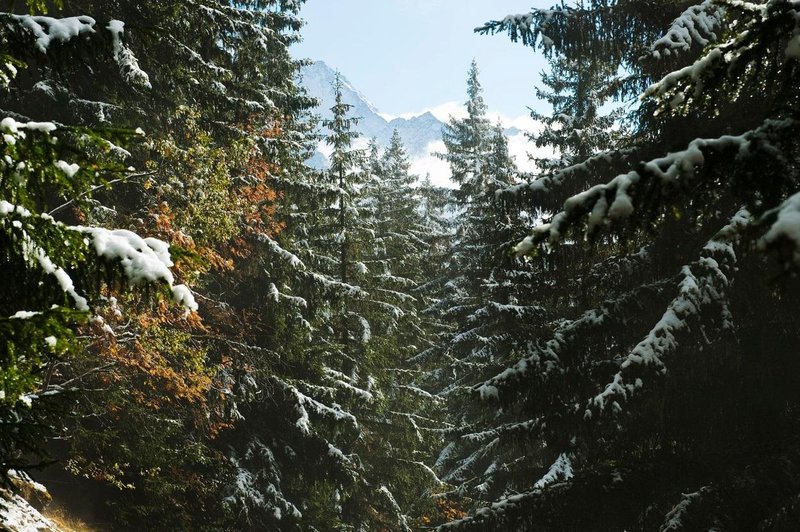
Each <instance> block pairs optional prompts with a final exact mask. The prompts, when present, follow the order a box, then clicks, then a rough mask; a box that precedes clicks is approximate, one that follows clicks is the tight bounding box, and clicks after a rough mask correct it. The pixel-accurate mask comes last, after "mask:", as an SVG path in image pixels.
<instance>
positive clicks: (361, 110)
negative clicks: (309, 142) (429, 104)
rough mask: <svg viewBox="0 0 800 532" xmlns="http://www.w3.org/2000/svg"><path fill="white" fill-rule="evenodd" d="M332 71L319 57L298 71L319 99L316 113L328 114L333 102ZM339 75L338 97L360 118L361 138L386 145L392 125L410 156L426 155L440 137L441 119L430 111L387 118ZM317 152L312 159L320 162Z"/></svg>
mask: <svg viewBox="0 0 800 532" xmlns="http://www.w3.org/2000/svg"><path fill="white" fill-rule="evenodd" d="M335 79H336V71H335V70H333V69H332V68H331V67H329V66H328V65H326V64H325V63H324V62H323V61H316V62H315V63H312V64H311V65H308V66H306V67H304V68H303V69H302V71H301V82H302V85H303V86H304V87H305V88H306V90H307V91H308V92H309V94H310V95H311V96H313V97H315V98H317V99H319V101H320V105H319V109H318V113H319V114H320V115H321V116H322V117H323V118H328V117H330V108H331V107H332V106H333V104H334V93H333V83H334V80H335ZM341 79H342V99H343V100H344V103H346V104H348V105H351V106H352V108H351V109H350V115H351V116H354V117H358V118H360V120H359V122H358V125H357V126H356V128H355V129H356V130H357V131H358V132H359V133H361V134H362V135H363V136H364V138H365V139H370V138H375V140H376V141H377V143H378V145H379V146H387V145H388V144H389V139H390V138H391V137H392V132H393V131H394V130H395V129H396V130H397V131H398V133H400V137H401V138H402V139H403V143H404V144H405V147H406V151H407V152H408V155H409V157H410V158H411V159H416V158H420V157H426V156H428V155H429V151H428V148H429V146H430V145H431V144H432V143H434V142H437V141H440V140H441V138H442V126H443V125H444V123H442V122H441V121H440V120H439V119H437V118H436V117H435V116H433V114H431V113H429V112H428V113H424V114H421V115H419V116H415V117H412V118H395V119H393V120H387V119H386V118H384V116H383V115H381V113H380V111H378V109H376V108H375V106H373V105H372V104H371V103H370V102H369V100H368V99H367V98H366V97H365V96H364V95H363V94H361V93H360V92H359V91H358V90H357V89H356V88H355V87H353V85H351V84H350V82H349V81H347V78H345V77H344V76H341ZM322 161H323V159H320V158H319V154H318V156H317V157H315V159H314V163H319V162H322Z"/></svg>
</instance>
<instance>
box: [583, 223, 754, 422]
mask: <svg viewBox="0 0 800 532" xmlns="http://www.w3.org/2000/svg"><path fill="white" fill-rule="evenodd" d="M751 222H752V216H751V215H750V213H749V212H748V211H747V210H746V209H742V210H740V211H739V212H737V213H736V214H735V215H734V216H733V218H732V219H731V221H730V223H729V224H728V225H726V226H725V227H723V228H722V229H721V230H720V231H719V232H718V233H717V234H716V235H715V236H714V237H713V238H712V239H711V240H709V241H708V243H707V244H706V245H705V246H704V247H703V250H702V252H701V257H700V259H699V260H697V261H696V262H695V263H693V264H691V265H686V266H683V268H682V269H681V281H680V284H679V285H678V295H677V296H676V297H675V298H674V299H673V300H672V301H671V302H670V304H669V305H668V307H667V309H666V311H665V312H664V314H663V315H662V317H661V319H660V320H659V321H658V323H656V324H655V326H654V327H653V328H652V329H651V330H650V332H649V333H648V334H647V336H646V337H645V338H644V339H643V340H642V341H641V342H639V344H637V345H636V347H634V348H633V349H632V350H631V351H630V353H628V355H627V356H626V357H625V359H624V360H623V362H622V363H621V364H620V369H619V371H618V372H617V373H616V374H615V375H614V378H613V380H612V382H610V383H608V384H607V385H606V387H605V389H604V390H603V391H602V392H601V393H599V394H597V395H596V396H595V397H594V398H593V399H591V400H590V401H589V407H588V408H587V410H586V414H585V417H586V418H591V417H592V411H591V409H592V408H596V409H597V410H599V411H600V412H603V411H605V409H606V408H607V407H608V406H609V405H610V406H611V408H612V410H613V411H615V412H618V411H620V410H621V409H622V407H621V404H620V402H625V401H627V400H629V399H630V398H631V396H632V395H633V394H634V393H635V392H636V391H637V390H638V389H640V388H642V387H643V386H644V383H643V381H642V379H641V378H639V377H636V376H635V374H636V373H639V372H640V371H641V369H642V368H643V367H650V368H653V369H655V370H656V371H657V372H658V373H661V374H664V373H666V372H667V368H666V365H665V364H664V358H665V357H666V356H667V355H669V354H670V353H672V352H674V351H675V350H676V349H677V348H678V345H679V344H678V339H677V334H678V333H680V332H682V331H686V330H688V329H689V327H690V324H689V321H690V320H691V319H692V318H694V317H696V316H699V315H700V314H701V313H702V312H703V309H704V308H705V307H707V306H709V305H711V304H722V306H723V319H724V320H725V323H723V328H725V327H727V326H729V325H730V323H729V320H730V314H729V311H728V310H727V306H726V305H725V301H726V296H725V289H726V288H727V287H728V286H729V283H730V280H729V278H728V276H729V275H730V274H731V273H732V271H733V269H734V267H735V265H736V253H735V250H734V247H735V245H736V244H737V243H738V241H739V239H740V237H741V235H742V233H743V232H744V230H745V229H746V228H747V227H749V226H750V224H751Z"/></svg>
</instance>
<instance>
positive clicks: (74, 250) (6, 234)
mask: <svg viewBox="0 0 800 532" xmlns="http://www.w3.org/2000/svg"><path fill="white" fill-rule="evenodd" d="M33 7H36V6H33ZM0 17H2V18H3V19H4V20H5V24H4V26H3V29H2V31H0V41H2V44H3V47H4V50H5V53H7V54H8V55H7V56H5V57H4V65H5V69H4V70H5V76H4V77H3V79H2V83H0V95H1V96H2V98H3V101H7V100H6V98H8V95H9V94H13V93H15V92H16V91H17V89H18V87H17V80H16V79H14V78H15V76H16V75H17V73H18V71H19V69H20V68H25V69H26V72H25V76H24V78H27V79H30V78H31V77H33V76H34V75H35V74H36V73H37V72H35V68H34V67H33V66H31V65H30V64H28V61H27V59H28V58H29V56H30V52H29V50H30V48H31V47H32V46H35V48H36V52H35V53H37V54H40V56H41V58H47V59H46V60H48V61H52V62H53V64H54V65H58V64H59V60H60V58H59V54H58V53H54V50H53V49H56V48H57V49H58V51H59V52H61V53H71V54H75V53H84V54H86V55H87V56H91V57H93V60H94V61H95V64H104V63H107V62H109V60H110V59H111V57H112V55H113V48H112V47H111V46H108V47H105V46H102V39H100V43H98V42H93V43H92V44H93V45H94V46H96V49H94V50H88V51H87V49H88V48H90V47H89V46H87V44H86V43H85V42H83V40H84V37H85V35H84V34H87V33H94V32H93V31H89V29H87V28H89V27H90V26H91V24H90V22H89V21H88V19H85V18H77V19H48V26H47V28H48V29H49V32H44V31H40V32H39V33H35V34H34V36H35V37H37V38H36V39H35V41H34V42H31V41H32V39H30V38H26V36H24V35H23V36H20V34H24V33H25V32H26V31H33V30H32V28H39V29H40V30H41V29H42V26H41V25H40V22H42V19H39V18H36V17H33V16H31V15H12V14H7V13H5V14H2V15H0ZM27 37H30V36H27ZM51 46H52V47H53V49H51ZM92 52H94V53H92ZM51 53H52V54H51ZM20 83H21V84H24V83H25V80H22V81H21V82H20ZM2 114H3V119H2V121H0V129H2V141H1V142H0V147H1V148H2V178H0V189H1V190H2V200H1V201H0V204H2V209H1V210H2V220H0V226H2V236H0V239H2V242H3V244H2V249H3V252H2V268H3V271H4V273H5V274H6V276H7V279H6V282H5V283H4V284H3V288H2V295H1V296H0V305H2V307H3V310H2V315H3V316H4V317H3V318H2V319H0V323H1V325H0V327H1V328H2V330H3V334H2V338H3V343H2V363H1V364H0V381H2V384H1V386H2V389H0V396H2V399H1V400H0V420H1V421H0V422H1V423H2V424H3V426H4V427H5V428H4V429H3V430H2V431H1V432H2V438H0V439H1V440H2V441H0V464H1V465H0V475H2V478H3V482H4V483H5V482H6V479H7V476H6V475H7V472H8V470H9V469H12V468H13V469H22V470H24V469H25V468H27V467H30V466H31V465H33V464H32V462H33V461H35V460H37V459H39V458H41V457H42V452H43V449H44V448H45V446H46V443H47V441H48V439H49V438H51V437H53V436H55V435H56V434H57V431H58V430H59V429H61V428H62V427H63V422H64V417H65V416H64V413H65V412H68V411H69V410H70V409H71V408H73V407H74V405H75V404H76V403H75V402H74V400H75V398H76V396H77V394H76V392H79V391H80V388H81V380H80V378H69V375H68V373H69V369H68V368H69V367H70V365H71V363H72V362H73V361H74V360H76V359H80V358H81V357H83V356H84V354H83V350H84V349H85V345H86V344H85V341H84V340H83V339H80V338H79V337H78V335H77V327H78V326H79V325H81V324H86V323H87V322H89V321H91V322H93V323H95V324H102V318H101V317H100V316H99V315H98V314H97V312H98V308H99V307H101V306H103V305H105V303H104V301H107V300H106V298H105V295H106V294H105V293H104V291H103V288H102V287H103V285H104V284H109V285H113V286H118V287H120V288H122V290H121V292H123V293H124V292H127V291H128V288H129V287H133V286H142V285H147V284H156V285H163V286H164V290H165V291H166V293H168V294H169V293H171V295H172V297H173V298H174V299H175V300H177V301H178V302H179V303H182V304H183V305H184V306H185V307H186V308H187V314H188V311H192V310H196V309H197V305H196V303H195V301H194V298H193V296H192V294H191V292H190V291H189V290H188V289H187V288H186V287H185V286H184V285H179V284H175V278H174V275H173V271H172V270H171V267H172V266H173V262H172V260H171V257H170V251H169V245H168V244H167V243H165V242H163V241H161V240H157V239H154V238H142V237H140V236H139V235H137V234H135V233H133V232H131V231H125V230H109V229H106V228H104V227H101V226H98V225H94V224H92V223H91V218H89V212H90V209H89V207H90V206H91V205H92V202H93V198H94V195H95V193H96V192H97V191H98V190H99V189H102V188H104V187H105V186H107V185H108V184H110V183H113V182H115V181H119V180H124V179H125V178H129V177H131V176H132V175H133V174H134V173H135V172H132V171H130V169H128V168H127V166H126V164H125V163H126V161H125V160H124V156H122V155H121V154H124V153H125V151H124V150H123V149H122V148H119V147H117V144H115V143H118V144H123V143H127V142H130V141H131V139H132V138H134V137H137V136H138V135H136V134H135V133H134V132H133V131H128V132H121V131H110V130H96V129H90V128H87V127H80V126H74V125H72V126H70V125H64V124H61V123H57V122H52V121H33V120H31V119H30V118H27V116H28V115H27V114H21V113H19V112H10V111H8V110H5V109H4V110H3V111H2ZM37 114H38V115H39V116H38V118H39V120H42V118H43V117H44V115H43V114H42V110H41V109H39V110H38V113H37ZM54 114H55V110H54ZM98 366H99V362H98V361H96V360H95V361H94V365H93V367H92V369H91V370H90V371H97V368H98ZM67 395H69V396H71V397H70V399H65V396H67Z"/></svg>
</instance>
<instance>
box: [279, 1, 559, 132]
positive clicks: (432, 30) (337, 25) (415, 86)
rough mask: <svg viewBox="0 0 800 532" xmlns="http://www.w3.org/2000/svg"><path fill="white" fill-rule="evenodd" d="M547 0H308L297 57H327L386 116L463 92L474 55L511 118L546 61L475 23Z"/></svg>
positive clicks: (449, 101)
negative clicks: (483, 31)
mask: <svg viewBox="0 0 800 532" xmlns="http://www.w3.org/2000/svg"><path fill="white" fill-rule="evenodd" d="M552 4H553V0H495V1H491V2H490V1H486V0H308V1H307V2H306V4H305V6H304V7H303V11H302V16H303V18H304V19H305V20H306V26H305V27H304V28H303V30H302V35H303V42H302V43H300V44H298V45H296V46H295V48H294V53H295V56H296V57H306V58H309V59H313V60H322V61H325V62H326V63H327V64H328V65H329V66H331V67H332V68H335V69H338V70H339V71H341V72H342V74H343V75H344V76H345V77H346V78H347V79H348V80H349V81H350V82H351V83H352V84H353V85H354V86H355V87H356V88H358V89H359V90H360V91H361V92H362V93H363V94H365V95H366V96H367V98H368V99H369V100H370V101H371V103H372V104H373V105H374V106H375V107H377V108H378V109H379V110H380V111H381V112H382V113H385V114H386V115H388V116H402V115H409V114H418V113H420V112H421V111H424V110H434V109H436V110H438V111H440V112H437V113H434V114H437V115H440V114H441V115H446V109H447V108H448V107H449V108H453V107H455V106H457V105H458V104H461V103H463V102H464V101H465V100H466V77H467V70H468V68H469V64H470V62H471V61H472V59H473V58H474V59H476V60H477V62H478V68H479V70H480V81H481V83H482V85H483V88H484V98H485V100H486V103H487V105H488V106H489V108H490V109H491V110H492V111H495V112H496V113H499V114H501V115H503V116H505V117H508V118H509V119H510V120H513V119H515V118H517V117H524V116H527V114H528V111H527V107H529V106H530V107H535V108H539V109H541V105H537V102H536V98H535V93H534V84H535V83H536V82H537V81H538V79H539V72H541V70H542V69H543V68H544V67H545V62H544V59H543V58H542V57H541V55H540V54H539V53H538V52H534V50H533V49H531V48H528V47H525V46H523V45H522V44H521V43H512V42H511V40H510V39H509V38H508V36H507V35H504V34H501V35H494V36H490V35H486V36H483V35H478V34H475V33H474V32H473V29H474V28H475V27H477V26H481V25H482V24H483V23H485V22H487V21H489V20H496V19H500V18H502V17H504V16H505V15H507V14H511V13H526V12H528V11H529V10H530V8H531V7H547V6H549V5H552Z"/></svg>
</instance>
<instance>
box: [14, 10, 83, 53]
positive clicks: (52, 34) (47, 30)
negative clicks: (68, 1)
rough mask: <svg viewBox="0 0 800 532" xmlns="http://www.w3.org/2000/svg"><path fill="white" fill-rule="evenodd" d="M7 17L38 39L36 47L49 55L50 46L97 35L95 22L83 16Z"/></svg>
mask: <svg viewBox="0 0 800 532" xmlns="http://www.w3.org/2000/svg"><path fill="white" fill-rule="evenodd" d="M0 15H5V16H6V17H8V18H9V19H10V20H11V21H12V22H14V23H16V24H18V25H19V27H20V28H22V30H23V31H25V32H27V33H30V34H31V35H33V37H34V38H35V39H36V41H35V43H34V45H35V47H36V49H37V50H39V51H40V52H42V53H47V50H48V49H49V48H50V45H51V44H52V43H53V41H55V42H59V43H66V42H69V41H71V40H72V39H74V38H76V37H80V36H81V35H87V34H92V33H95V30H94V27H95V24H96V22H95V20H94V19H93V18H92V17H88V16H86V15H82V16H79V17H66V18H52V17H43V16H32V15H8V14H6V13H2V14H0Z"/></svg>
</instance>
